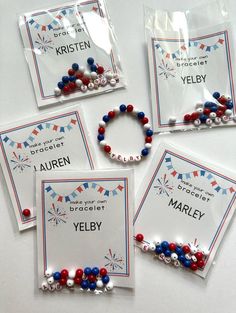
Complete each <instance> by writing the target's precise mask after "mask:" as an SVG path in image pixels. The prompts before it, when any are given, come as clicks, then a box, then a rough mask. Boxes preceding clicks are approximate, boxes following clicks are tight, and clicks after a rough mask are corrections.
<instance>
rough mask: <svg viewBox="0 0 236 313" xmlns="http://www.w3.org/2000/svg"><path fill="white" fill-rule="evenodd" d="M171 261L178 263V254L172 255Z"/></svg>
mask: <svg viewBox="0 0 236 313" xmlns="http://www.w3.org/2000/svg"><path fill="white" fill-rule="evenodd" d="M170 257H171V260H172V261H176V260H178V255H177V254H176V253H171V256H170Z"/></svg>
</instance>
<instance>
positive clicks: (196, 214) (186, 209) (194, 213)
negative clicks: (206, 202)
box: [168, 198, 205, 221]
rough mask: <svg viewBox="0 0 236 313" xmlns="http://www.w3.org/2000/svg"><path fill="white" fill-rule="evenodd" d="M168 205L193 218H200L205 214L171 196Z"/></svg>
mask: <svg viewBox="0 0 236 313" xmlns="http://www.w3.org/2000/svg"><path fill="white" fill-rule="evenodd" d="M168 206H170V207H172V208H173V209H175V210H176V211H179V212H181V213H184V214H186V215H188V216H190V217H192V218H194V219H197V220H199V221H200V220H201V218H202V217H203V216H204V215H205V213H202V212H201V211H200V210H197V209H193V208H192V207H190V206H189V205H187V204H183V203H182V202H179V201H177V200H173V198H171V199H170V201H169V204H168Z"/></svg>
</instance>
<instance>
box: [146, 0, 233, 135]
mask: <svg viewBox="0 0 236 313" xmlns="http://www.w3.org/2000/svg"><path fill="white" fill-rule="evenodd" d="M145 27H146V35H147V41H148V55H149V67H150V78H151V93H152V112H153V128H154V131H155V132H164V131H175V130H187V129H194V128H198V129H199V128H206V127H215V126H229V125H235V121H236V119H235V117H234V114H235V91H234V89H235V86H234V78H233V75H234V73H233V68H234V55H233V53H232V52H233V51H232V49H233V41H232V34H231V25H230V20H229V15H228V10H227V9H226V6H225V4H223V3H222V2H220V1H215V2H213V3H210V4H207V5H205V6H204V7H196V8H194V9H191V10H186V11H185V12H167V11H158V10H153V9H150V8H146V9H145Z"/></svg>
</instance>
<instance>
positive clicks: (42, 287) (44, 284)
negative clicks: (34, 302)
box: [41, 281, 48, 291]
mask: <svg viewBox="0 0 236 313" xmlns="http://www.w3.org/2000/svg"><path fill="white" fill-rule="evenodd" d="M41 289H42V290H43V291H46V290H48V283H47V282H46V281H43V282H42V285H41Z"/></svg>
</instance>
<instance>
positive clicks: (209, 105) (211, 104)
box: [204, 101, 216, 109]
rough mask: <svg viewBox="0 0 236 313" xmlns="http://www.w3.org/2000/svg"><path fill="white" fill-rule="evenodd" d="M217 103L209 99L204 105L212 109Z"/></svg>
mask: <svg viewBox="0 0 236 313" xmlns="http://www.w3.org/2000/svg"><path fill="white" fill-rule="evenodd" d="M215 105H216V104H215V103H214V102H211V101H207V102H205V103H204V107H205V108H208V109H211V107H212V106H215Z"/></svg>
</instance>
